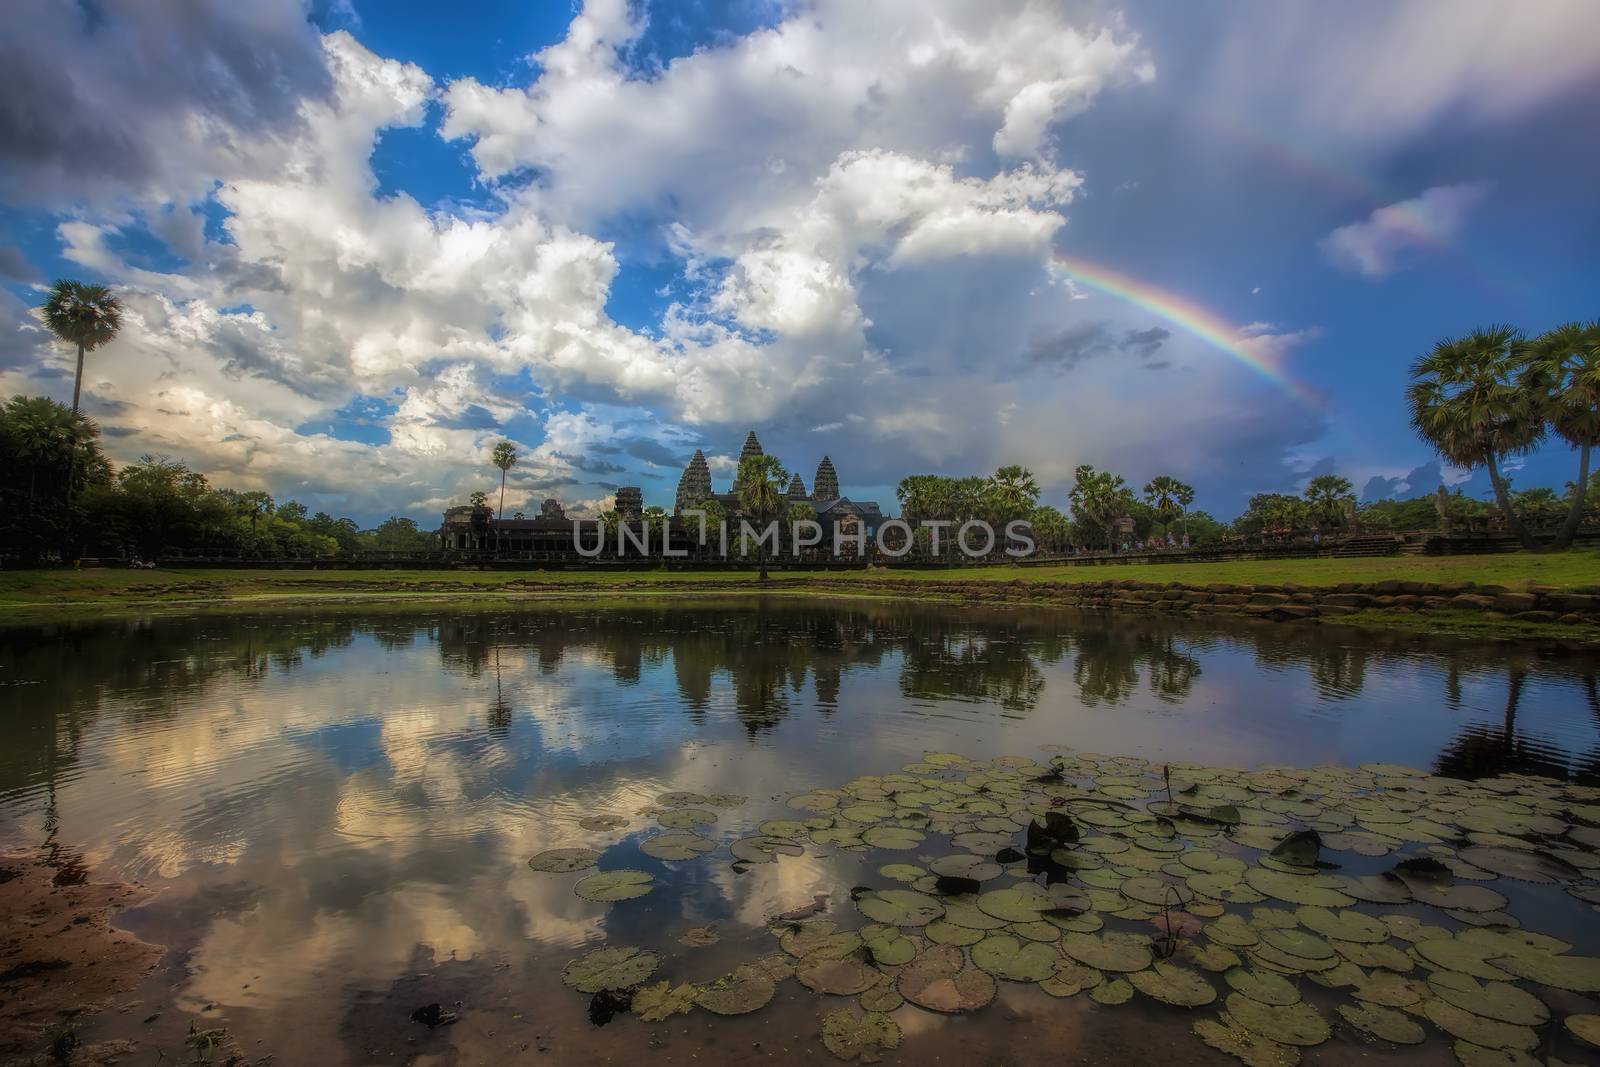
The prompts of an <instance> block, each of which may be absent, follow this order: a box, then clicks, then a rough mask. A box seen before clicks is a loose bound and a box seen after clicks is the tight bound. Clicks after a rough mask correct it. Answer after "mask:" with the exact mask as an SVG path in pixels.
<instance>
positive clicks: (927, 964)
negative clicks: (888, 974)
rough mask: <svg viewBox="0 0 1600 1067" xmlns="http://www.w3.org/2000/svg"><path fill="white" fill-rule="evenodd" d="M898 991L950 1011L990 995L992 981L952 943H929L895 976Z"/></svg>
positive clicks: (973, 1008) (932, 1008) (979, 1002)
mask: <svg viewBox="0 0 1600 1067" xmlns="http://www.w3.org/2000/svg"><path fill="white" fill-rule="evenodd" d="M895 988H896V989H897V990H898V991H899V993H900V995H901V996H903V997H905V998H906V999H907V1000H909V1001H910V1002H911V1003H913V1004H915V1005H917V1006H918V1007H920V1008H926V1009H928V1010H929V1011H937V1012H944V1013H947V1014H954V1013H958V1012H968V1011H977V1010H978V1009H979V1008H981V1007H983V1006H984V1005H986V1004H988V1003H989V1002H990V1001H991V1000H993V999H994V994H995V988H996V987H995V981H994V978H992V977H991V976H990V975H989V974H988V973H986V972H985V971H983V970H981V969H979V968H977V967H974V966H973V965H972V964H971V963H969V962H968V961H967V956H966V953H964V952H962V951H961V949H959V948H957V947H955V946H953V945H929V946H928V947H927V948H925V949H923V951H922V952H920V953H918V955H917V958H916V959H914V960H912V961H911V962H910V963H908V964H906V965H905V966H904V967H903V968H901V970H900V973H899V974H898V975H897V976H896V977H895Z"/></svg>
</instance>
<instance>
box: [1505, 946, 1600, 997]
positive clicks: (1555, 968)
mask: <svg viewBox="0 0 1600 1067" xmlns="http://www.w3.org/2000/svg"><path fill="white" fill-rule="evenodd" d="M1494 965H1495V966H1496V967H1499V968H1503V969H1505V970H1507V971H1510V972H1511V973H1512V974H1514V975H1516V976H1517V977H1518V978H1526V979H1528V980H1529V981H1530V982H1538V983H1539V984H1540V985H1547V986H1554V987H1555V988H1556V989H1565V990H1567V991H1569V992H1573V993H1600V959H1597V958H1595V957H1593V956H1547V955H1542V954H1539V953H1528V954H1526V955H1508V956H1501V957H1496V959H1495V961H1494ZM1479 977H1490V978H1493V977H1496V976H1494V975H1487V976H1482V975H1480V976H1479Z"/></svg>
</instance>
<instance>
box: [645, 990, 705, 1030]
mask: <svg viewBox="0 0 1600 1067" xmlns="http://www.w3.org/2000/svg"><path fill="white" fill-rule="evenodd" d="M699 991H700V990H699V987H698V986H695V985H694V984H692V983H689V982H684V983H682V984H681V985H673V984H672V983H671V982H657V983H656V984H655V985H651V986H645V987H644V988H643V989H640V990H637V991H635V992H634V994H633V1013H634V1014H635V1015H637V1016H638V1017H639V1018H641V1019H643V1020H644V1021H645V1022H647V1023H658V1022H660V1021H662V1020H663V1019H666V1018H668V1017H670V1016H673V1015H687V1014H688V1013H689V1012H690V1011H692V1010H694V998H695V994H697V993H698V992H699Z"/></svg>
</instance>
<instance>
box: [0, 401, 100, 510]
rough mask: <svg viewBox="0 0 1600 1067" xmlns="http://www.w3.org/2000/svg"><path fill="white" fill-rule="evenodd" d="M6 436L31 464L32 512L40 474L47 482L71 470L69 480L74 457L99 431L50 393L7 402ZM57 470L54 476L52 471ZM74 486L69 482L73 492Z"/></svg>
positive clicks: (29, 497)
mask: <svg viewBox="0 0 1600 1067" xmlns="http://www.w3.org/2000/svg"><path fill="white" fill-rule="evenodd" d="M5 424H6V432H7V436H8V437H9V438H10V439H11V445H12V447H13V448H14V449H15V450H16V453H17V455H18V456H20V457H22V458H23V459H25V460H26V461H27V464H28V514H30V515H31V514H33V502H34V496H35V494H36V492H37V490H38V485H39V474H40V472H45V477H46V482H45V484H46V485H47V486H48V485H50V484H51V478H52V477H59V476H60V472H61V471H62V470H69V471H71V473H69V474H68V475H67V477H68V479H69V481H70V479H71V478H72V477H73V476H74V474H75V473H76V471H75V467H76V463H75V460H76V458H77V453H78V451H79V449H80V447H81V446H82V444H83V443H85V442H88V441H91V440H93V438H94V435H95V433H96V431H95V429H94V427H93V425H92V424H91V423H90V422H89V420H87V419H85V418H84V417H83V416H82V415H79V414H78V413H76V412H72V411H68V410H67V409H66V408H65V407H64V406H63V405H61V404H58V403H56V402H55V401H54V400H51V399H50V398H49V397H43V396H14V397H12V398H11V400H10V401H9V402H7V404H6V411H5ZM52 471H54V472H55V474H54V475H53V476H52V474H51V473H50V472H52ZM70 492H71V486H70V484H69V485H68V494H69V496H70Z"/></svg>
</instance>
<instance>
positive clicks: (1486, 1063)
mask: <svg viewBox="0 0 1600 1067" xmlns="http://www.w3.org/2000/svg"><path fill="white" fill-rule="evenodd" d="M1454 1050H1455V1054H1456V1059H1457V1061H1459V1062H1460V1064H1461V1067H1542V1065H1541V1064H1540V1063H1539V1061H1538V1060H1536V1059H1534V1058H1533V1057H1532V1056H1530V1055H1528V1054H1527V1053H1526V1052H1522V1051H1520V1050H1516V1049H1499V1048H1484V1047H1483V1046H1482V1045H1474V1044H1473V1043H1472V1042H1470V1041H1457V1042H1456V1043H1455V1046H1454ZM1560 1062H1561V1061H1560V1060H1557V1059H1554V1058H1552V1059H1551V1060H1550V1067H1555V1065H1557V1064H1559V1063H1560Z"/></svg>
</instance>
